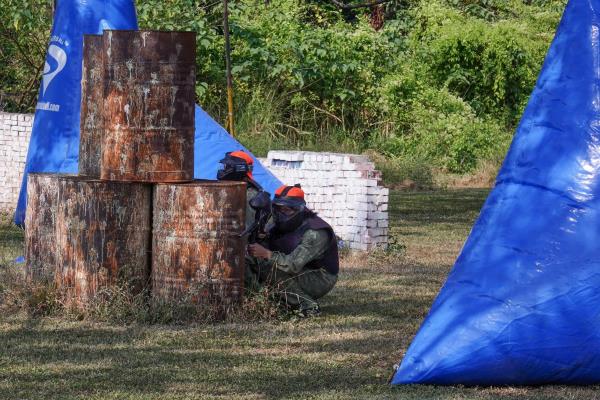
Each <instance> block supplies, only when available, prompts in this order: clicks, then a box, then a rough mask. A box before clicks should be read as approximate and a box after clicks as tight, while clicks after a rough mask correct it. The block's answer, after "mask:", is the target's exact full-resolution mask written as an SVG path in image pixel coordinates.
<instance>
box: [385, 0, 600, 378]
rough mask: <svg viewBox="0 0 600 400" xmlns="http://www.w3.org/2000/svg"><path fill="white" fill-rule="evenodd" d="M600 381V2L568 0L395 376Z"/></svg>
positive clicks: (593, 0) (594, 0)
mask: <svg viewBox="0 0 600 400" xmlns="http://www.w3.org/2000/svg"><path fill="white" fill-rule="evenodd" d="M599 382H600V1H599V0H586V1H583V0H571V1H570V2H569V4H568V5H567V8H566V10H565V12H564V15H563V18H562V21H561V23H560V25H559V28H558V31H557V34H556V37H555V39H554V41H553V43H552V45H551V47H550V50H549V52H548V55H547V57H546V61H545V63H544V66H543V69H542V72H541V74H540V76H539V78H538V82H537V84H536V87H535V89H534V91H533V94H532V96H531V99H530V102H529V105H528V106H527V109H526V110H525V113H524V115H523V118H522V121H521V123H520V125H519V127H518V129H517V132H516V134H515V137H514V140H513V143H512V145H511V148H510V150H509V152H508V155H507V157H506V160H505V161H504V165H503V166H502V169H501V170H500V173H499V175H498V178H497V182H496V186H495V188H494V190H493V191H492V193H491V194H490V196H489V198H488V199H487V201H486V203H485V205H484V206H483V209H482V210H481V214H480V217H479V219H478V220H477V222H476V224H475V226H474V227H473V230H472V232H471V235H470V236H469V238H468V240H467V242H466V243H465V245H464V248H463V250H462V253H461V254H460V256H459V257H458V260H457V261H456V264H455V265H454V268H453V269H452V271H451V272H450V275H449V276H448V280H447V281H446V283H445V285H444V286H443V288H442V289H441V291H440V293H439V295H438V297H437V299H436V300H435V302H434V304H433V306H432V308H431V311H430V313H429V315H428V316H427V318H426V319H425V321H424V323H423V325H422V326H421V328H420V330H419V332H418V333H417V335H416V337H415V338H414V340H413V342H412V344H411V345H410V347H409V349H408V351H407V353H406V355H405V357H404V359H403V361H402V363H401V365H400V367H399V369H398V370H397V371H396V373H395V375H394V377H393V380H392V383H393V384H410V383H427V384H441V385H451V384H464V385H539V384H549V383H554V384H591V383H599Z"/></svg>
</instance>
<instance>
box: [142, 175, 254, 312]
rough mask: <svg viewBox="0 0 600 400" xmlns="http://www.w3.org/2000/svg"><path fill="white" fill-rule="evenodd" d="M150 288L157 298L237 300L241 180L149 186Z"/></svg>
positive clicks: (240, 273) (242, 211)
mask: <svg viewBox="0 0 600 400" xmlns="http://www.w3.org/2000/svg"><path fill="white" fill-rule="evenodd" d="M153 213H154V215H153V238H152V294H153V296H154V297H155V298H158V299H163V300H182V299H186V298H187V299H191V300H192V301H195V302H197V303H202V302H203V301H205V300H207V299H213V300H214V299H217V300H219V301H221V302H222V303H229V304H233V303H235V302H237V301H239V300H240V298H241V295H242V292H243V282H244V255H245V239H243V238H240V237H239V234H240V233H241V232H242V231H243V230H244V219H245V213H246V185H245V183H242V182H217V181H194V182H193V183H189V184H158V185H156V186H155V187H154V199H153Z"/></svg>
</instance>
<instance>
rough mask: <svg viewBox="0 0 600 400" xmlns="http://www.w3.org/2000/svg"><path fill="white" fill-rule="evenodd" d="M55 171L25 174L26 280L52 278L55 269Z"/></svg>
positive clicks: (56, 194)
mask: <svg viewBox="0 0 600 400" xmlns="http://www.w3.org/2000/svg"><path fill="white" fill-rule="evenodd" d="M58 177H59V175H56V174H37V173H30V174H28V175H27V208H26V211H25V260H26V261H25V272H26V275H27V279H28V280H30V281H31V280H33V281H52V279H53V278H54V272H55V270H56V250H57V248H56V205H57V203H58Z"/></svg>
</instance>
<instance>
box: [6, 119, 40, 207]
mask: <svg viewBox="0 0 600 400" xmlns="http://www.w3.org/2000/svg"><path fill="white" fill-rule="evenodd" d="M32 124H33V114H12V113H5V112H0V212H13V211H14V210H15V207H16V204H17V200H18V198H19V190H20V189H21V179H22V178H23V169H24V168H25V159H26V158H27V149H28V147H29V136H30V135H31V127H32Z"/></svg>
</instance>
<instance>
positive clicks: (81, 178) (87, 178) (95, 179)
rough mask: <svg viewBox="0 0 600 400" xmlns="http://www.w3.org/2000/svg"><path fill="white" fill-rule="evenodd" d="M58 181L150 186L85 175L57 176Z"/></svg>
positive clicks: (148, 184) (148, 183) (144, 183)
mask: <svg viewBox="0 0 600 400" xmlns="http://www.w3.org/2000/svg"><path fill="white" fill-rule="evenodd" d="M58 179H59V180H61V181H69V182H85V183H104V184H107V185H108V184H117V185H144V186H151V185H152V184H151V183H150V182H133V181H115V180H109V179H100V178H98V177H93V176H87V175H76V174H74V175H59V176H58Z"/></svg>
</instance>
